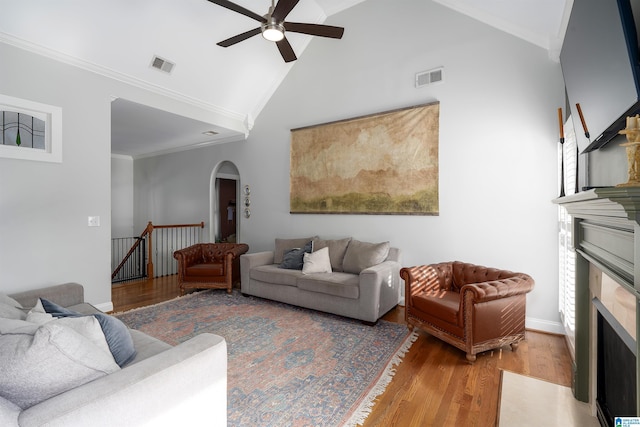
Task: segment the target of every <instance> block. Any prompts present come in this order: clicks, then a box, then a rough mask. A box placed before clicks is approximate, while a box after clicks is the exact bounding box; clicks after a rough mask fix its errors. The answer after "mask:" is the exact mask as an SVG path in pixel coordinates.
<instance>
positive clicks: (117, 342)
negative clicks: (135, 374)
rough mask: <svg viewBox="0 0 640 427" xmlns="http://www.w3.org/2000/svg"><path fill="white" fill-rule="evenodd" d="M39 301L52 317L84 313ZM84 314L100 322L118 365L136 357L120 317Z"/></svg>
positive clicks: (75, 315) (44, 300)
mask: <svg viewBox="0 0 640 427" xmlns="http://www.w3.org/2000/svg"><path fill="white" fill-rule="evenodd" d="M40 301H42V307H44V311H46V312H47V313H49V314H51V315H52V316H53V317H81V316H85V315H84V314H80V313H77V312H75V311H73V310H69V309H68V308H65V307H62V306H61V305H58V304H56V303H54V302H51V301H47V300H46V299H44V298H40ZM86 316H94V317H95V318H96V319H97V320H98V322H99V323H100V327H101V328H102V333H104V337H105V338H106V339H107V344H108V345H109V350H111V354H112V355H113V358H114V359H115V361H116V363H117V364H118V366H120V367H123V366H124V365H126V364H127V363H129V362H131V361H132V360H133V358H134V357H136V349H135V347H134V346H133V339H132V338H131V334H130V333H129V329H128V328H127V326H126V325H125V324H124V323H122V321H121V320H120V319H116V318H115V317H113V316H109V315H108V314H105V313H94V314H89V315H86Z"/></svg>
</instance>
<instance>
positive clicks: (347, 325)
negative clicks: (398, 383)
mask: <svg viewBox="0 0 640 427" xmlns="http://www.w3.org/2000/svg"><path fill="white" fill-rule="evenodd" d="M116 316H117V317H118V318H120V319H121V320H122V321H123V322H125V323H126V324H127V325H128V326H129V327H131V328H134V329H138V330H141V331H143V332H145V333H147V334H149V335H151V336H154V337H156V338H159V339H161V340H163V341H166V342H167V343H169V344H172V345H176V344H178V343H180V342H183V341H186V340H188V339H189V338H191V337H193V336H195V335H198V334H200V333H203V332H211V333H214V334H217V335H221V336H223V337H224V338H225V339H226V341H227V348H228V372H227V375H228V403H227V407H228V419H227V422H228V425H229V426H331V427H335V426H341V425H344V426H355V425H357V424H361V423H362V422H364V420H365V419H366V417H367V415H368V414H369V413H370V411H371V407H372V406H373V401H374V399H375V397H376V396H378V395H380V394H381V393H382V392H383V391H384V389H385V388H386V386H387V385H388V384H389V382H390V381H391V377H392V376H393V374H394V373H395V370H394V366H395V365H397V364H399V363H400V361H401V358H402V357H403V356H404V354H405V353H406V352H407V351H408V350H409V347H411V344H412V343H413V342H414V341H415V339H416V335H415V334H411V333H410V332H409V331H408V329H407V327H406V326H404V325H399V324H395V323H391V322H386V321H382V320H381V321H379V322H378V323H377V324H376V325H375V326H373V327H372V326H366V325H363V324H362V323H361V322H359V321H356V320H350V319H346V318H344V317H340V316H333V315H330V314H325V313H320V312H316V311H313V310H306V309H303V308H298V307H293V306H290V305H286V304H280V303H276V302H273V301H267V300H263V299H260V298H254V297H243V296H242V295H240V293H239V292H237V291H235V292H234V293H233V295H227V294H226V293H225V292H224V291H220V290H212V291H205V292H199V293H194V294H189V295H187V296H184V297H182V298H176V299H174V300H171V301H168V302H165V303H161V304H158V305H155V306H152V307H145V308H140V309H136V310H132V311H129V312H126V313H122V314H118V315H116Z"/></svg>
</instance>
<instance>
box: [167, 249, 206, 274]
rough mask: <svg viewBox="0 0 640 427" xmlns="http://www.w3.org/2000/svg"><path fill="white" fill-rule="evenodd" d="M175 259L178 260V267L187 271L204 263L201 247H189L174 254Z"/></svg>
mask: <svg viewBox="0 0 640 427" xmlns="http://www.w3.org/2000/svg"><path fill="white" fill-rule="evenodd" d="M173 257H174V258H175V259H176V260H178V266H179V268H181V269H186V268H187V267H190V266H192V265H194V264H198V263H200V262H202V248H201V247H200V245H193V246H189V247H187V248H184V249H179V250H177V251H174V252H173Z"/></svg>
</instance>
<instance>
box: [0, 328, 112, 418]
mask: <svg viewBox="0 0 640 427" xmlns="http://www.w3.org/2000/svg"><path fill="white" fill-rule="evenodd" d="M96 327H98V328H99V326H98V325H96ZM119 369H120V368H119V367H118V365H117V364H116V363H115V362H114V360H113V357H112V356H111V355H110V354H108V353H106V352H104V351H103V350H102V349H100V348H98V347H97V346H96V345H94V344H93V343H92V342H91V341H90V340H88V339H87V338H85V337H83V336H82V335H80V334H79V333H78V332H76V331H75V330H73V329H72V328H70V327H68V326H65V325H63V324H61V323H59V322H56V321H52V322H48V323H45V324H43V325H36V324H33V323H29V322H26V321H23V320H13V319H0V396H1V397H3V398H5V399H7V400H10V401H11V402H13V403H15V404H16V405H18V406H19V407H20V408H22V409H25V408H28V407H30V406H32V405H35V404H36V403H39V402H42V401H43V400H46V399H49V398H50V397H52V396H55V395H57V394H60V393H62V392H64V391H66V390H69V389H72V388H75V387H78V386H80V385H82V384H85V383H87V382H89V381H92V380H94V379H96V378H99V377H102V376H104V375H107V374H110V373H112V372H116V371H117V370H119Z"/></svg>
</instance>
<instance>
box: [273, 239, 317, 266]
mask: <svg viewBox="0 0 640 427" xmlns="http://www.w3.org/2000/svg"><path fill="white" fill-rule="evenodd" d="M312 247H313V245H312V241H311V240H309V241H308V242H307V244H306V245H304V247H302V248H293V249H287V250H285V252H284V255H283V256H282V262H281V263H280V268H288V269H291V270H302V266H303V263H304V262H303V260H304V254H306V253H309V252H311V249H312Z"/></svg>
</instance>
